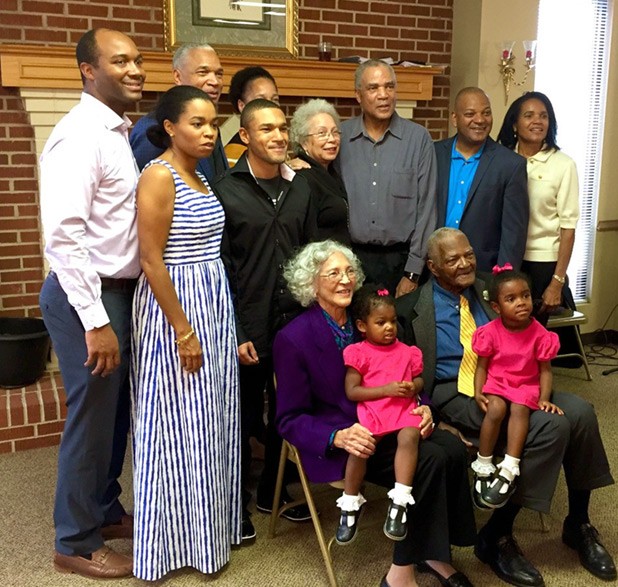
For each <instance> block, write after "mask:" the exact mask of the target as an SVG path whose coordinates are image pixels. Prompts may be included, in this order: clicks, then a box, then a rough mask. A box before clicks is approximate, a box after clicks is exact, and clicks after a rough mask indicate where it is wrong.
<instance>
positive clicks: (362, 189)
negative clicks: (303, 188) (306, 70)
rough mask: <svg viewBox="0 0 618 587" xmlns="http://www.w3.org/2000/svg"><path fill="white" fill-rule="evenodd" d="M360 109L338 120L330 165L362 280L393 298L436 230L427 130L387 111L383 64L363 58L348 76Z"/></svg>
mask: <svg viewBox="0 0 618 587" xmlns="http://www.w3.org/2000/svg"><path fill="white" fill-rule="evenodd" d="M354 85H355V93H356V99H357V101H358V103H359V104H360V106H361V110H362V114H361V115H360V116H359V117H357V118H352V119H350V120H347V121H345V122H344V123H343V124H342V125H341V150H340V153H339V158H338V167H339V170H340V173H341V176H342V177H343V181H344V183H345V187H346V190H347V193H348V201H349V209H350V210H349V213H350V233H351V235H352V242H353V248H354V252H355V253H356V254H357V255H358V256H359V258H360V260H361V262H362V264H363V269H364V271H365V273H366V274H367V279H368V281H372V282H376V283H382V284H383V285H385V286H386V287H387V288H388V289H389V291H390V292H392V293H394V294H395V295H396V296H400V295H403V294H405V293H408V292H411V291H414V290H415V289H416V287H417V284H418V279H419V277H420V274H421V272H422V270H423V267H424V264H425V254H426V249H427V247H426V244H427V239H428V238H429V235H430V234H431V233H432V232H433V230H434V229H435V227H436V221H437V212H436V177H437V176H436V173H437V171H436V170H437V168H436V157H435V152H434V148H433V143H432V140H431V137H430V136H429V133H428V132H427V130H425V128H423V127H422V126H420V125H418V124H416V123H414V122H411V121H409V120H405V119H403V118H401V117H400V116H399V115H398V114H397V113H396V112H395V106H396V103H397V80H396V78H395V72H394V70H393V68H392V67H391V66H390V65H387V64H386V63H383V62H382V61H374V60H369V61H366V62H365V63H363V64H361V65H359V67H358V68H357V70H356V73H355V77H354Z"/></svg>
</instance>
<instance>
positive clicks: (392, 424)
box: [343, 340, 423, 436]
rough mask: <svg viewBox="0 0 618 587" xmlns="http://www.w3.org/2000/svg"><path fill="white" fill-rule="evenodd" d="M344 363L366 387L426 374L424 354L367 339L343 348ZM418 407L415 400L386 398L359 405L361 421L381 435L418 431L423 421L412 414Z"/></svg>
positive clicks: (412, 347) (408, 347)
mask: <svg viewBox="0 0 618 587" xmlns="http://www.w3.org/2000/svg"><path fill="white" fill-rule="evenodd" d="M343 361H344V363H345V364H346V366H347V367H353V368H354V369H356V370H357V371H358V372H359V373H360V374H361V375H362V378H363V380H362V385H363V387H378V386H380V385H386V384H387V383H390V382H391V381H412V379H414V377H417V376H418V375H420V374H421V373H422V371H423V354H422V353H421V351H420V349H419V348H417V347H415V346H408V345H407V344H404V343H402V342H400V341H398V340H397V341H395V342H394V343H393V344H389V345H376V344H372V343H370V342H369V341H366V340H364V341H363V342H358V343H355V344H351V345H349V346H347V347H346V348H345V349H343ZM416 407H418V402H417V400H416V397H414V398H409V397H385V398H380V399H376V400H370V401H363V402H359V403H358V406H357V414H358V421H359V423H360V424H362V425H363V426H365V428H367V429H368V430H370V431H371V432H372V434H375V435H376V436H380V435H383V434H388V433H389V432H395V431H396V430H401V429H402V428H406V427H407V426H413V427H414V428H418V427H419V425H420V423H421V420H422V418H421V417H420V416H415V415H413V414H410V411H411V410H413V409H414V408H416Z"/></svg>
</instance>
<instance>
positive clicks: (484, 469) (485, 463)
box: [470, 453, 496, 477]
mask: <svg viewBox="0 0 618 587" xmlns="http://www.w3.org/2000/svg"><path fill="white" fill-rule="evenodd" d="M493 460H494V456H493V455H489V456H488V457H484V456H483V455H481V453H479V454H478V455H477V456H476V460H475V461H473V462H472V464H471V465H470V467H471V469H472V470H473V471H474V472H475V473H476V474H477V475H479V476H480V477H489V476H490V475H493V474H494V472H495V471H496V467H495V465H494V463H493Z"/></svg>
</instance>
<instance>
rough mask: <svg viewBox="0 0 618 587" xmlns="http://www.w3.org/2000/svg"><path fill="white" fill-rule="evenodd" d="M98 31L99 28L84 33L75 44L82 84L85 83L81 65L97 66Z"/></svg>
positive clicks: (98, 53)
mask: <svg viewBox="0 0 618 587" xmlns="http://www.w3.org/2000/svg"><path fill="white" fill-rule="evenodd" d="M100 30H101V29H100V28H97V29H90V30H89V31H87V32H85V33H84V34H83V35H82V36H81V38H80V39H79V41H78V42H77V47H75V58H76V59H77V67H78V69H79V70H80V75H81V77H82V83H85V82H86V78H85V77H84V76H83V74H82V73H81V64H82V63H89V64H90V65H97V64H98V62H99V55H100V52H99V46H98V45H97V32H98V31H100Z"/></svg>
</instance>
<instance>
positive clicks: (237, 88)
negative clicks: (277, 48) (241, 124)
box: [228, 65, 277, 114]
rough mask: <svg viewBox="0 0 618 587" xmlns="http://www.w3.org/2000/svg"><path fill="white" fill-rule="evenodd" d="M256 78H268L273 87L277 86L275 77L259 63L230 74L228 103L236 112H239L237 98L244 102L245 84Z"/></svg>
mask: <svg viewBox="0 0 618 587" xmlns="http://www.w3.org/2000/svg"><path fill="white" fill-rule="evenodd" d="M256 79H269V80H270V81H271V82H272V83H273V84H274V85H275V88H276V87H277V82H276V81H275V78H274V77H273V76H272V75H271V74H270V73H269V72H268V71H267V70H265V69H264V68H263V67H260V66H259V65H252V66H250V67H245V68H243V69H239V70H238V71H237V72H236V73H235V74H234V75H233V76H232V79H231V81H230V89H229V92H228V98H229V101H230V104H231V105H232V108H233V109H234V112H236V114H240V110H239V109H238V100H242V101H243V102H246V100H245V92H246V91H247V86H248V85H249V84H250V83H251V82H252V81H253V80H256Z"/></svg>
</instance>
